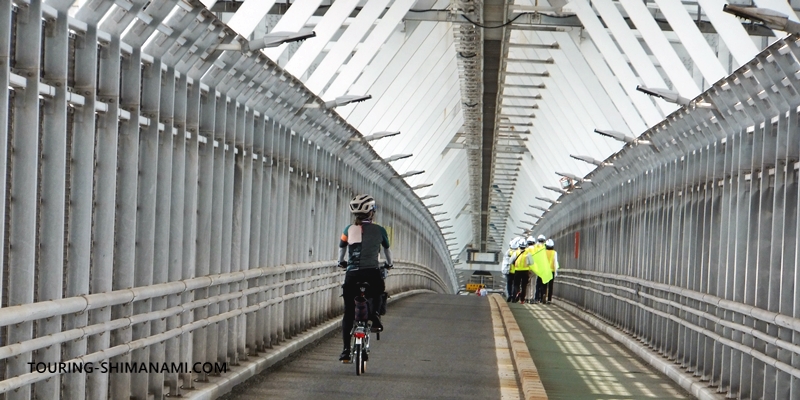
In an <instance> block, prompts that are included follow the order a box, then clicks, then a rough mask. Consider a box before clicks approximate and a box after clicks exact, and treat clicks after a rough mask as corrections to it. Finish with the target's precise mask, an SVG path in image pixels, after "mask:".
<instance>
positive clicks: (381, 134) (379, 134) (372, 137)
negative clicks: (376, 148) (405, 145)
mask: <svg viewBox="0 0 800 400" xmlns="http://www.w3.org/2000/svg"><path fill="white" fill-rule="evenodd" d="M399 134H400V132H376V133H373V134H371V135H366V136H364V137H360V138H358V137H355V138H350V139H349V140H350V141H351V142H359V141H362V140H363V141H365V142H371V141H373V140H378V139H383V138H387V137H392V136H396V135H399Z"/></svg>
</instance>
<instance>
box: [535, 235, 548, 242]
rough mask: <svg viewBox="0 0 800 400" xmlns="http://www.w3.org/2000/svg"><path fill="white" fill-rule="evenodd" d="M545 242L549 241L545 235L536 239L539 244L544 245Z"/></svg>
mask: <svg viewBox="0 0 800 400" xmlns="http://www.w3.org/2000/svg"><path fill="white" fill-rule="evenodd" d="M545 240H547V238H546V237H544V235H539V236H537V237H536V241H537V242H539V243H544V241H545Z"/></svg>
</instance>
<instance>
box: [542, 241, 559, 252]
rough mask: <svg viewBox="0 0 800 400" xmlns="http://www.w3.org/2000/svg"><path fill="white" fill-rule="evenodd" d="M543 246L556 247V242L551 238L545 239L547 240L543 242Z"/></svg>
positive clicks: (549, 248)
mask: <svg viewBox="0 0 800 400" xmlns="http://www.w3.org/2000/svg"><path fill="white" fill-rule="evenodd" d="M544 246H545V247H546V248H547V249H548V250H552V249H553V248H554V247H556V244H555V242H553V239H547V241H546V242H544Z"/></svg>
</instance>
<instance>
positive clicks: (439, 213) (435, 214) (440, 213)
mask: <svg viewBox="0 0 800 400" xmlns="http://www.w3.org/2000/svg"><path fill="white" fill-rule="evenodd" d="M442 214H447V212H445V211H439V212H435V213H433V214H431V215H432V216H434V217H435V216H437V215H442Z"/></svg>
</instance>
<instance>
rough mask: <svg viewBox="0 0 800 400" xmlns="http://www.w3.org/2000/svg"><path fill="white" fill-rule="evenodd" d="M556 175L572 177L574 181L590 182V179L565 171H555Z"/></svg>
mask: <svg viewBox="0 0 800 400" xmlns="http://www.w3.org/2000/svg"><path fill="white" fill-rule="evenodd" d="M556 175H559V176H563V177H565V178H569V179H572V180H573V181H575V182H591V181H592V180H591V179H586V178H581V177H579V176H577V175H573V174H569V173H566V172H556Z"/></svg>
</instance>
